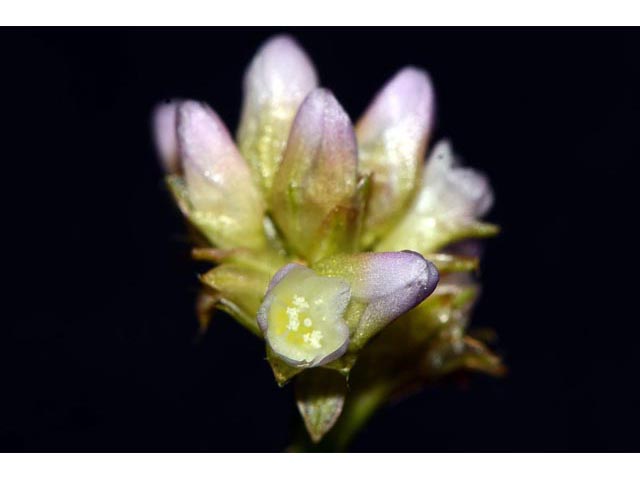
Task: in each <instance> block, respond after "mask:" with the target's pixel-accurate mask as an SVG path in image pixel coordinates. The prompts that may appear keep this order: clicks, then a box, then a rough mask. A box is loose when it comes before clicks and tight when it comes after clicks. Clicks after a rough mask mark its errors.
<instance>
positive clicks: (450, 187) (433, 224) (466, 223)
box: [375, 141, 497, 255]
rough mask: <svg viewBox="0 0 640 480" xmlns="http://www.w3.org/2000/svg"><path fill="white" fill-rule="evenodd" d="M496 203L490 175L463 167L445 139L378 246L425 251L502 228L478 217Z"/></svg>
mask: <svg viewBox="0 0 640 480" xmlns="http://www.w3.org/2000/svg"><path fill="white" fill-rule="evenodd" d="M492 204H493V192H492V190H491V185H490V184H489V180H488V178H487V177H486V176H485V175H483V174H482V173H479V172H477V171H475V170H473V169H471V168H464V167H460V166H458V163H457V161H456V159H455V157H454V155H453V151H452V149H451V146H450V145H449V143H448V142H446V141H441V142H439V143H438V144H437V145H436V146H435V147H434V149H433V152H432V154H431V155H430V156H429V160H428V161H427V164H426V166H425V169H424V172H423V180H422V185H421V187H420V190H419V191H418V194H417V195H416V197H415V199H414V201H413V203H412V205H411V206H410V207H409V209H408V211H407V213H406V215H405V216H404V218H403V219H402V220H401V221H400V222H399V223H398V224H397V225H396V226H395V227H394V228H393V230H391V232H389V234H388V235H387V236H386V237H384V238H383V239H382V240H381V241H380V243H379V244H378V245H376V246H375V249H376V250H380V251H384V250H399V249H410V250H416V251H418V252H420V253H422V254H424V255H426V254H428V253H432V252H436V251H438V250H440V249H441V248H442V247H444V246H446V245H448V244H450V243H452V242H457V241H460V240H464V239H466V238H482V237H486V236H490V235H494V234H495V233H497V227H495V226H493V225H490V224H485V223H480V222H478V221H477V220H478V219H479V218H480V217H482V216H483V215H484V214H486V213H487V212H488V211H489V209H490V208H491V205H492Z"/></svg>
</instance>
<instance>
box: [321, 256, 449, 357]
mask: <svg viewBox="0 0 640 480" xmlns="http://www.w3.org/2000/svg"><path fill="white" fill-rule="evenodd" d="M314 269H315V270H316V271H317V272H318V273H319V274H320V275H327V276H330V277H339V278H343V279H345V280H346V281H347V282H348V283H349V285H350V286H351V297H352V303H354V304H355V305H356V306H355V307H354V308H351V309H350V312H349V315H350V317H349V318H347V323H348V325H349V326H350V328H351V329H352V337H351V345H352V348H354V349H358V348H361V347H362V346H363V345H364V344H365V343H366V342H367V341H368V340H369V339H370V338H371V337H372V336H373V335H375V334H376V333H377V332H379V331H380V330H381V329H382V328H384V327H385V326H386V325H387V324H388V323H389V322H391V321H393V320H395V319H396V318H397V317H399V316H400V315H402V314H403V313H405V312H407V311H409V310H411V309H412V308H413V307H415V306H416V305H418V304H419V303H421V302H422V301H423V300H424V299H425V298H427V297H428V296H429V295H430V294H431V293H432V292H433V290H434V289H435V288H436V285H437V284H438V279H439V275H438V270H437V269H436V267H435V266H434V265H433V263H431V262H429V261H427V260H425V259H424V258H423V257H422V256H421V255H420V254H418V253H415V252H410V251H403V252H387V253H358V254H352V255H336V256H334V257H330V258H327V259H325V260H323V261H321V262H319V263H318V264H316V265H315V266H314ZM358 304H359V306H358ZM354 316H355V317H357V318H355V317H354Z"/></svg>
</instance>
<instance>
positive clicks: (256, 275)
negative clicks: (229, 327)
mask: <svg viewBox="0 0 640 480" xmlns="http://www.w3.org/2000/svg"><path fill="white" fill-rule="evenodd" d="M270 278H271V276H270V275H269V273H267V272H264V271H261V270H256V269H254V268H250V267H246V266H242V265H233V264H224V265H220V266H218V267H215V268H213V269H211V270H209V271H208V272H207V273H205V274H204V275H201V276H200V280H201V281H202V283H204V284H205V285H206V286H207V287H209V288H210V289H211V290H212V292H215V293H216V294H217V295H218V299H219V300H218V305H217V308H219V309H220V310H224V311H226V312H227V313H229V314H231V315H232V316H233V317H234V318H235V319H236V320H237V321H238V322H239V323H240V324H241V325H243V326H244V327H246V328H247V329H249V331H251V332H252V333H254V334H256V335H258V336H259V337H262V332H261V331H260V328H259V327H258V324H257V322H256V314H257V312H258V308H260V304H261V303H262V298H263V297H264V292H265V291H266V290H267V287H268V285H269V280H270Z"/></svg>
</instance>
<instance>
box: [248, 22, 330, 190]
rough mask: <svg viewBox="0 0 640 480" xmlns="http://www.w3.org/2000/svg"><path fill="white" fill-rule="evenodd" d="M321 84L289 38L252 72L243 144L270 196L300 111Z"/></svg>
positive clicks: (265, 53)
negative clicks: (291, 130) (303, 103)
mask: <svg viewBox="0 0 640 480" xmlns="http://www.w3.org/2000/svg"><path fill="white" fill-rule="evenodd" d="M317 84H318V79H317V76H316V72H315V69H314V67H313V64H312V63H311V60H310V59H309V57H308V56H307V55H306V53H305V52H304V51H303V50H302V48H300V46H299V45H298V44H297V43H296V42H295V40H293V39H292V38H291V37H289V36H286V35H278V36H276V37H273V38H271V39H269V40H267V41H266V42H265V43H264V44H263V45H262V46H261V47H260V49H259V50H258V52H257V53H256V55H255V56H254V57H253V60H252V61H251V64H250V65H249V67H248V69H247V72H246V74H245V79H244V100H243V106H242V114H241V117H240V126H239V128H238V136H237V137H238V145H239V147H240V151H241V152H242V154H243V155H244V157H245V158H246V159H247V161H248V162H249V165H250V166H251V169H252V170H253V171H254V173H255V175H256V178H258V179H259V183H260V186H261V187H262V188H263V191H264V192H265V193H267V192H269V191H270V190H271V185H272V183H273V176H274V175H275V172H276V169H277V167H278V164H279V163H280V160H281V158H282V153H283V151H284V149H285V146H286V143H287V137H288V136H289V129H290V128H291V123H292V122H293V118H294V116H295V114H296V111H297V110H298V107H299V106H300V104H301V103H302V101H303V100H304V98H305V97H306V96H307V94H308V93H309V92H310V91H311V90H313V89H314V88H315V87H316V86H317Z"/></svg>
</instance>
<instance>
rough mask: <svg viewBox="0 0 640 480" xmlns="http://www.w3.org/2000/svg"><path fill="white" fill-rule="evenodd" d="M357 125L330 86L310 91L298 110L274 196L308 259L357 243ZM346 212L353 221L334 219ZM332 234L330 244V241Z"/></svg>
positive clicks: (276, 211)
mask: <svg viewBox="0 0 640 480" xmlns="http://www.w3.org/2000/svg"><path fill="white" fill-rule="evenodd" d="M357 189H358V153H357V145H356V140H355V135H354V132H353V127H352V125H351V121H350V120H349V117H348V115H347V114H346V113H345V111H344V110H343V109H342V107H341V106H340V104H339V103H338V101H337V100H336V99H335V97H334V96H333V95H332V94H331V92H329V91H328V90H325V89H317V90H314V91H313V92H311V93H310V94H309V96H308V97H307V98H306V99H305V101H304V103H303V104H302V106H301V107H300V110H299V111H298V114H297V115H296V118H295V121H294V124H293V127H292V128H291V135H290V136H289V141H288V143H287V149H286V151H285V153H284V157H283V160H282V163H281V164H280V167H279V168H278V171H277V173H276V177H275V182H274V185H273V190H272V195H271V211H272V213H273V217H274V219H275V221H276V223H277V225H278V226H279V227H280V230H281V231H282V233H283V235H284V237H285V239H286V241H287V242H288V244H289V245H290V246H291V247H292V248H293V249H294V250H295V251H296V252H297V253H298V254H300V255H302V256H304V257H305V258H307V259H309V260H315V259H317V257H318V255H326V254H330V253H336V252H340V251H350V250H351V249H352V248H353V247H355V242H354V239H355V235H354V234H353V231H352V229H351V227H353V226H355V222H356V221H357V217H358V214H359V210H358V208H357V206H356V202H355V196H356V191H357ZM336 212H337V213H341V212H345V213H346V216H345V218H353V221H352V222H334V221H332V219H331V217H332V216H334V215H336ZM325 239H328V241H329V242H330V243H331V245H326V244H325V243H324V240H325Z"/></svg>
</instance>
